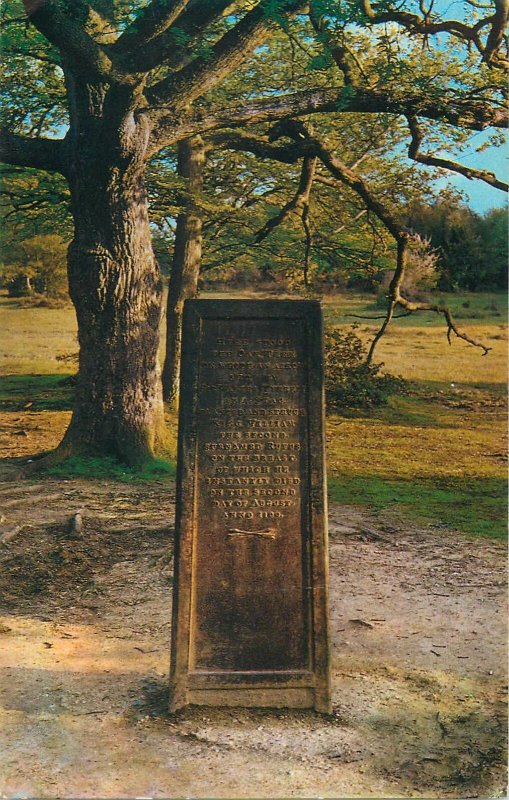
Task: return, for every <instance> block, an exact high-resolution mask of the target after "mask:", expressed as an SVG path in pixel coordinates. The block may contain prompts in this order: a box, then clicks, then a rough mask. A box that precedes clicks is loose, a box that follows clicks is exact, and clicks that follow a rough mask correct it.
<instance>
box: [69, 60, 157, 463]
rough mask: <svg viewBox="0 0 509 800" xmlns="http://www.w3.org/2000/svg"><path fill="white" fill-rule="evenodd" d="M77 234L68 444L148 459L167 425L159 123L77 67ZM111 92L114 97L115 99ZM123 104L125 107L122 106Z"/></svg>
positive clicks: (72, 142)
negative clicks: (152, 164)
mask: <svg viewBox="0 0 509 800" xmlns="http://www.w3.org/2000/svg"><path fill="white" fill-rule="evenodd" d="M67 82H68V90H69V94H70V96H71V98H72V106H71V107H72V114H71V130H70V134H69V137H68V141H69V143H68V146H69V147H70V148H71V151H72V155H71V158H70V163H71V164H72V169H71V170H70V174H69V184H70V188H71V197H72V210H73V215H74V222H75V236H74V240H73V242H72V243H71V245H70V248H69V254H68V267H69V289H70V294H71V299H72V301H73V303H74V306H75V309H76V315H77V319H78V338H79V344H80V360H79V376H78V383H77V388H76V399H75V403H74V408H73V416H72V420H71V424H70V426H69V429H68V431H67V433H66V436H65V438H64V440H63V442H62V445H61V448H60V450H61V451H62V452H63V453H64V454H65V455H67V454H68V453H74V452H79V453H99V454H102V455H105V454H110V455H112V456H114V457H117V458H120V459H121V460H124V461H126V462H127V463H130V464H133V465H139V464H142V463H143V462H145V461H146V460H148V459H150V458H151V457H152V456H153V453H154V446H155V444H156V440H157V438H158V436H159V435H160V434H162V432H163V424H164V420H163V404H162V393H161V381H160V370H159V364H158V355H157V353H158V346H159V322H160V312H161V280H160V275H159V270H158V267H157V263H156V261H155V258H154V255H153V251H152V245H151V237H150V230H149V222H148V211H147V198H146V192H145V187H144V183H143V170H144V164H145V160H146V144H147V141H148V136H149V131H148V130H147V129H146V127H145V125H144V124H143V123H142V124H141V125H140V124H139V123H138V124H137V123H135V121H134V117H133V115H132V112H130V111H129V102H128V98H123V97H119V96H116V97H114V98H111V97H109V96H108V95H110V94H111V91H112V90H111V89H110V90H109V93H108V94H107V93H106V90H105V89H104V87H102V86H101V85H100V84H97V85H90V84H87V85H85V84H82V83H81V82H80V77H79V76H77V77H76V76H75V75H71V76H67ZM110 101H111V104H110V105H109V103H110ZM119 112H122V113H119Z"/></svg>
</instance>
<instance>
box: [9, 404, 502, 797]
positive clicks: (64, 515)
mask: <svg viewBox="0 0 509 800" xmlns="http://www.w3.org/2000/svg"><path fill="white" fill-rule="evenodd" d="M40 421H41V415H39V422H40ZM23 424H24V426H25V427H27V422H26V420H25V421H24V423H23ZM42 427H44V425H43V426H42ZM30 430H31V429H30ZM57 433H58V432H57ZM35 435H36V431H32V430H31V436H32V440H31V442H30V445H31V447H33V445H34V441H33V436H35ZM19 444H20V449H21V450H22V449H23V447H24V446H25V443H24V438H23V436H22V435H20V439H19ZM28 445H29V443H28V442H27V443H26V446H27V447H28ZM28 452H29V451H28ZM173 503H174V489H173V487H172V485H171V484H168V482H162V481H161V482H159V483H152V484H145V485H141V484H124V483H119V482H114V481H102V482H100V481H82V480H74V479H73V480H67V481H64V480H59V479H55V478H52V479H49V478H45V479H44V480H40V479H35V478H32V479H30V480H23V481H15V480H13V479H12V466H11V467H10V468H5V469H4V471H3V482H1V483H0V514H1V515H2V516H1V524H0V528H1V530H0V535H1V536H2V537H3V542H2V543H1V544H0V613H1V616H0V765H1V766H0V797H6V798H14V797H16V798H26V797H38V798H42V797H51V798H54V797H66V798H70V797H73V798H74V797H76V798H77V797H80V798H117V797H126V798H149V797H150V798H152V797H153V798H157V797H159V798H163V797H166V798H181V797H193V798H283V797H285V798H288V797H307V798H311V797H312V798H315V797H324V798H325V797H334V798H339V797H440V798H445V797H461V798H467V797H500V796H505V790H506V768H505V763H506V741H505V739H506V735H505V734H506V722H505V715H506V690H507V676H506V618H507V617H506V591H505V584H506V571H505V562H506V550H505V547H504V545H502V544H500V543H498V542H492V541H489V540H486V539H472V538H467V537H466V536H463V535H462V534H459V533H458V532H455V531H449V530H446V529H444V528H437V527H435V528H433V527H427V528H424V529H416V528H411V529H410V528H409V527H406V526H405V525H404V524H403V523H402V522H401V520H395V519H390V518H388V517H386V516H381V515H378V516H375V515H373V514H371V513H370V512H369V511H367V510H359V509H356V508H353V507H347V506H341V507H340V506H333V507H332V508H331V509H330V515H329V524H330V540H331V548H330V557H331V573H330V580H331V633H332V644H333V662H332V671H333V703H334V713H333V714H332V716H330V717H323V716H320V715H317V714H315V713H312V712H302V711H288V710H279V711H271V710H244V709H230V710H224V709H204V708H195V709H188V710H186V711H185V712H184V713H180V714H178V715H174V716H170V715H169V714H168V712H167V704H168V696H167V695H168V691H167V685H168V666H169V640H170V617H171V614H170V612H171V583H172V534H173V527H172V526H173ZM79 509H83V522H84V525H83V535H82V537H81V538H72V537H71V536H70V534H69V524H68V523H69V518H70V517H71V515H73V514H74V513H75V512H76V511H78V510H79Z"/></svg>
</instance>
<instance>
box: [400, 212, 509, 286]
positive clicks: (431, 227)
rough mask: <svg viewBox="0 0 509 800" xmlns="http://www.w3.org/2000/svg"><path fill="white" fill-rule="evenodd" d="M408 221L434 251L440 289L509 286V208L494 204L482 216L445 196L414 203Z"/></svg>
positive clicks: (412, 228)
mask: <svg viewBox="0 0 509 800" xmlns="http://www.w3.org/2000/svg"><path fill="white" fill-rule="evenodd" d="M405 221H406V224H407V225H408V227H409V228H410V229H411V230H412V231H414V232H415V233H417V234H419V235H420V236H421V237H422V238H423V239H426V240H427V241H429V244H430V246H431V248H432V249H433V250H434V251H435V253H436V256H437V271H438V274H439V279H438V288H439V289H441V290H442V291H454V290H456V289H466V290H468V291H472V292H477V291H487V290H501V289H507V266H508V263H507V262H508V247H507V243H508V215H507V210H506V209H504V208H495V209H492V210H491V211H488V212H487V213H486V214H485V215H483V216H480V215H479V214H476V213H475V212H474V211H472V210H471V209H470V208H468V206H466V205H463V204H461V203H458V202H457V201H456V202H455V201H454V200H452V199H450V198H447V197H442V198H439V199H438V201H437V202H436V203H435V204H433V205H429V204H427V203H419V202H414V203H412V205H411V206H410V207H409V208H408V214H407V217H406V220H405Z"/></svg>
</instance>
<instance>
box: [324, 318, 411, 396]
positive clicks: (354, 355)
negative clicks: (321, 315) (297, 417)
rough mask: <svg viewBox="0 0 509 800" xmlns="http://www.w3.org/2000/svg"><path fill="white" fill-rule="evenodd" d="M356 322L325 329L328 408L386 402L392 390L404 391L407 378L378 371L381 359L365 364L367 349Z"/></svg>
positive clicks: (401, 392)
mask: <svg viewBox="0 0 509 800" xmlns="http://www.w3.org/2000/svg"><path fill="white" fill-rule="evenodd" d="M357 328H358V326H357V325H352V326H351V328H350V329H349V330H347V331H343V330H339V329H337V328H336V329H333V330H329V331H326V332H325V339H324V345H325V392H326V398H327V410H328V411H341V410H343V409H345V408H372V407H375V406H381V405H385V404H386V403H387V401H388V399H389V397H390V395H391V394H396V393H399V394H403V393H404V392H405V391H406V387H407V384H406V381H405V380H403V378H401V377H396V376H395V375H390V374H387V373H385V374H381V370H382V367H383V363H379V364H369V365H367V364H366V357H367V350H366V347H365V345H364V344H363V342H362V340H361V339H360V338H359V336H358V335H357Z"/></svg>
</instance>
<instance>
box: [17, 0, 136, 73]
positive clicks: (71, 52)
mask: <svg viewBox="0 0 509 800" xmlns="http://www.w3.org/2000/svg"><path fill="white" fill-rule="evenodd" d="M23 4H24V6H25V10H26V13H27V15H28V18H29V20H30V22H31V23H32V24H33V25H35V27H36V28H37V30H38V31H40V33H42V34H43V36H45V37H46V39H47V40H48V41H49V42H51V44H53V45H55V47H58V49H59V50H61V51H62V52H63V53H66V55H67V56H68V57H69V58H71V59H72V61H73V63H74V65H75V66H76V67H77V68H78V69H86V70H89V71H90V72H91V73H92V75H94V76H95V77H97V78H99V79H100V80H104V81H106V82H116V83H131V82H132V78H131V77H130V76H128V75H127V74H125V73H123V72H121V71H119V70H118V69H117V68H116V67H115V65H114V64H113V61H112V59H111V58H110V56H109V55H108V54H107V53H106V51H105V50H104V49H103V48H102V47H101V46H100V45H99V44H98V43H97V42H96V41H95V40H94V39H93V38H92V37H91V36H90V35H89V34H88V33H87V32H86V30H85V28H84V27H83V26H82V25H81V24H80V23H79V22H77V21H76V19H73V18H72V17H71V16H69V15H67V14H65V13H64V12H63V11H62V9H61V4H60V3H59V2H58V0H23Z"/></svg>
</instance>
